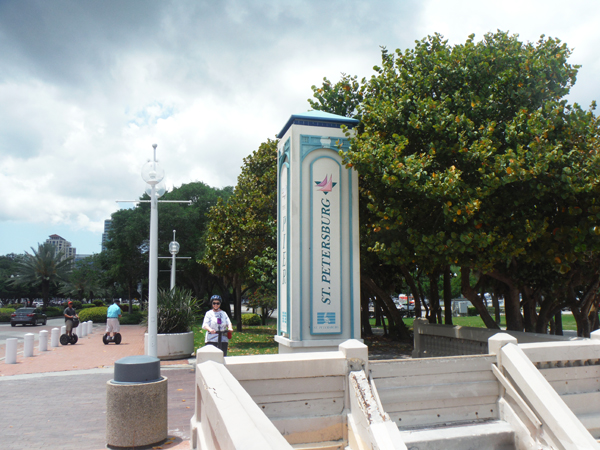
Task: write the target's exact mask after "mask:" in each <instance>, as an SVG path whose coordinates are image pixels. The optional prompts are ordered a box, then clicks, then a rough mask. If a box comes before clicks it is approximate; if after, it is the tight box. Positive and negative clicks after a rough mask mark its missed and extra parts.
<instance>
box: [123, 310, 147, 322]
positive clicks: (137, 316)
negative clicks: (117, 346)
mask: <svg viewBox="0 0 600 450" xmlns="http://www.w3.org/2000/svg"><path fill="white" fill-rule="evenodd" d="M144 316H145V315H144V314H142V313H141V312H138V311H134V312H132V313H126V314H123V315H122V316H121V319H119V322H120V323H121V325H137V324H139V323H141V322H142V320H143V319H144Z"/></svg>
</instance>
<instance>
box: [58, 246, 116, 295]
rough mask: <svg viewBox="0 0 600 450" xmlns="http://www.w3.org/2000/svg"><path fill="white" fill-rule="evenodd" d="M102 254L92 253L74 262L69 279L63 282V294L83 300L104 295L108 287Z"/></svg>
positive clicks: (61, 289)
mask: <svg viewBox="0 0 600 450" xmlns="http://www.w3.org/2000/svg"><path fill="white" fill-rule="evenodd" d="M103 284H104V271H103V269H102V266H101V257H100V255H92V256H89V257H87V258H85V259H83V260H81V261H78V262H77V263H75V264H74V266H73V270H72V271H71V273H70V274H69V279H68V280H67V281H66V282H64V283H62V286H61V288H60V290H59V292H61V293H62V294H65V295H67V296H70V297H74V298H77V299H78V300H83V299H84V298H88V299H92V298H94V297H104V294H105V292H106V289H105V288H103V287H102V285H103Z"/></svg>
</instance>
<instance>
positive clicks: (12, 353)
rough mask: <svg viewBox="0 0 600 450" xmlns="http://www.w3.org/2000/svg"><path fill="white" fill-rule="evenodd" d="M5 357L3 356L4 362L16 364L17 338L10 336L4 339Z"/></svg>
mask: <svg viewBox="0 0 600 450" xmlns="http://www.w3.org/2000/svg"><path fill="white" fill-rule="evenodd" d="M5 356H6V357H5V358H4V362H5V363H6V364H16V363H17V339H16V338H10V339H7V340H6V355H5Z"/></svg>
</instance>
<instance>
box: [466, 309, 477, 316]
mask: <svg viewBox="0 0 600 450" xmlns="http://www.w3.org/2000/svg"><path fill="white" fill-rule="evenodd" d="M478 315H479V314H478V313H477V308H475V307H474V306H469V307H468V308H467V316H469V317H474V316H478Z"/></svg>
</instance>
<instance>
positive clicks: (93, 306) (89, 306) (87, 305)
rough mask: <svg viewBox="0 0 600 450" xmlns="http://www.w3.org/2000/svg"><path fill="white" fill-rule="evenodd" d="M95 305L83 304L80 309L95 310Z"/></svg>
mask: <svg viewBox="0 0 600 450" xmlns="http://www.w3.org/2000/svg"><path fill="white" fill-rule="evenodd" d="M95 307H96V305H94V304H93V303H85V304H83V305H81V309H88V308H95Z"/></svg>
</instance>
